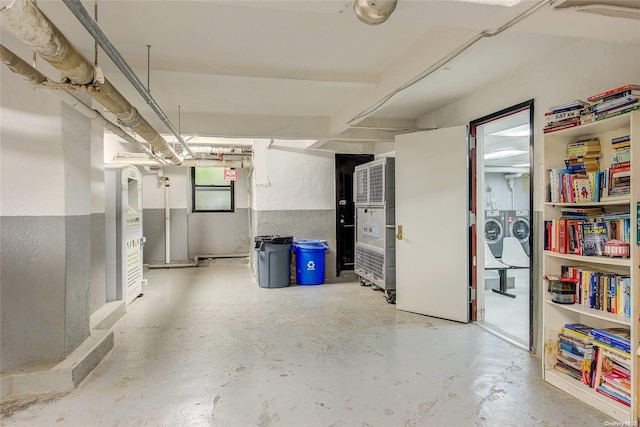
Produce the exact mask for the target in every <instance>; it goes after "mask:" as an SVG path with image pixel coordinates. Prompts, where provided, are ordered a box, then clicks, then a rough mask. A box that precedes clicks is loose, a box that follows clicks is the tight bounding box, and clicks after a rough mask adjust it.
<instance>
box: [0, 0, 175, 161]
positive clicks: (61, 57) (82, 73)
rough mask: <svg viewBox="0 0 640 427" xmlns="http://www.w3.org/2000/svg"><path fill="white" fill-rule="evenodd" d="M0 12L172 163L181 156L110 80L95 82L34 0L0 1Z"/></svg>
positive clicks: (86, 63) (20, 35) (24, 37)
mask: <svg viewBox="0 0 640 427" xmlns="http://www.w3.org/2000/svg"><path fill="white" fill-rule="evenodd" d="M0 12H2V14H3V15H5V16H6V18H7V24H8V25H5V26H6V28H7V29H8V30H9V31H10V32H11V33H12V34H13V35H15V36H16V37H17V38H18V39H20V40H21V41H22V42H23V43H24V44H26V45H27V46H29V47H30V48H31V49H33V50H34V51H35V52H37V53H38V54H39V55H40V56H41V57H42V58H43V59H44V60H46V61H47V62H48V63H50V64H51V65H52V66H54V67H55V68H56V69H57V70H59V71H60V72H62V74H64V75H65V76H66V77H67V78H68V79H69V80H71V81H72V82H73V83H75V84H78V85H88V84H92V85H93V86H94V88H91V90H89V91H88V93H89V94H90V95H91V96H92V97H93V98H94V99H95V100H96V101H98V102H99V103H100V104H102V105H103V106H104V107H105V108H106V109H108V110H109V111H110V112H112V113H113V114H115V115H116V117H118V121H119V123H120V124H122V125H123V126H126V127H130V128H131V129H133V130H134V131H135V132H136V133H137V134H138V135H140V136H141V137H142V138H143V139H145V140H146V141H147V142H149V144H151V146H152V147H153V150H154V151H155V152H157V153H160V154H162V156H163V157H164V158H165V159H167V160H168V161H170V162H171V163H173V164H176V165H179V164H180V163H181V162H182V159H180V157H179V156H178V154H177V153H176V152H175V151H174V150H173V148H172V147H171V146H170V145H169V144H168V143H167V141H165V139H164V138H163V137H162V136H161V135H160V134H159V133H158V132H157V131H156V130H155V129H153V127H152V126H151V125H150V124H149V122H147V121H146V120H145V118H144V117H142V116H141V115H140V114H139V113H138V111H137V110H136V109H135V107H133V105H131V103H129V101H127V100H126V98H125V97H124V96H122V94H121V93H120V92H118V90H117V89H116V88H115V87H114V86H113V85H112V84H111V83H110V82H109V81H108V80H106V79H105V80H104V83H99V82H97V81H95V79H94V76H95V71H94V68H93V65H92V64H91V62H90V61H88V60H87V59H85V58H84V56H82V55H81V54H80V53H79V52H78V51H77V50H76V49H75V48H74V47H73V45H72V44H71V43H70V42H69V40H67V38H66V37H65V36H64V35H63V34H62V33H61V32H60V31H59V30H58V29H57V28H56V26H55V25H54V24H53V23H52V22H51V21H49V19H48V18H47V17H46V16H45V15H44V14H43V13H42V12H41V11H40V9H38V8H37V7H36V5H35V4H33V2H32V1H31V0H0Z"/></svg>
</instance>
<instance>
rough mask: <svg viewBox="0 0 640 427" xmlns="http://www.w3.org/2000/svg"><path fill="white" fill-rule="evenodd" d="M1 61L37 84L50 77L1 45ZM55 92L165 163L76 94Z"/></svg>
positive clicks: (68, 102)
mask: <svg viewBox="0 0 640 427" xmlns="http://www.w3.org/2000/svg"><path fill="white" fill-rule="evenodd" d="M0 61H2V62H3V63H4V64H5V65H6V66H7V67H8V68H9V69H10V70H11V71H13V72H14V73H16V74H19V75H21V76H23V77H24V78H25V79H26V80H27V81H29V82H31V83H33V84H35V85H42V84H43V83H45V82H47V81H48V80H49V79H48V78H47V77H46V76H45V75H44V74H42V73H41V72H40V71H38V70H36V69H35V68H33V67H32V66H31V65H30V64H28V63H27V62H26V61H24V60H23V59H22V58H20V57H19V56H18V55H16V54H15V53H13V52H11V51H10V50H9V49H7V48H6V47H4V46H2V45H0ZM51 92H52V93H53V94H55V95H56V96H57V97H58V98H60V99H61V100H62V101H63V102H65V103H66V104H68V105H69V106H71V107H72V108H74V109H75V110H76V111H78V112H80V113H82V114H83V115H85V116H86V117H88V118H90V119H91V120H95V121H96V122H97V123H98V124H100V125H101V126H103V127H104V128H106V129H108V130H110V131H111V132H113V133H114V134H116V135H118V136H119V137H121V138H122V139H124V140H125V141H127V142H129V143H131V144H134V145H136V146H137V147H138V148H139V149H140V150H141V151H144V152H145V153H147V155H149V156H151V157H153V158H154V159H155V160H156V161H158V162H161V163H165V160H164V159H163V158H160V157H158V156H157V155H155V154H154V153H153V152H152V151H151V150H150V149H149V148H148V147H146V146H145V145H144V144H142V143H141V142H140V141H138V140H137V139H135V138H134V137H132V136H131V135H129V134H128V133H126V132H125V131H124V130H123V129H122V128H120V127H119V126H116V125H115V124H113V123H111V122H110V121H109V120H107V119H106V118H105V117H104V116H103V115H102V114H100V113H99V112H98V111H97V110H94V109H93V108H91V107H90V106H88V105H87V104H85V103H84V102H82V101H80V100H79V99H78V98H76V97H75V96H73V95H71V94H70V93H69V92H66V91H61V90H52V91H51Z"/></svg>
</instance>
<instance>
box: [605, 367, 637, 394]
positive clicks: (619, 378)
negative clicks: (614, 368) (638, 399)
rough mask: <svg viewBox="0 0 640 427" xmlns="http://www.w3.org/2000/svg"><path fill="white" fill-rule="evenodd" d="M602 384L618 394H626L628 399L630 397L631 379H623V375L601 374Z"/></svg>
mask: <svg viewBox="0 0 640 427" xmlns="http://www.w3.org/2000/svg"><path fill="white" fill-rule="evenodd" d="M601 378H602V383H601V385H602V384H606V385H607V387H611V388H612V389H614V390H616V391H617V392H618V393H622V394H626V395H628V396H629V397H630V395H631V379H630V378H627V377H625V376H624V375H620V374H616V373H613V372H612V373H603V374H602V377H601Z"/></svg>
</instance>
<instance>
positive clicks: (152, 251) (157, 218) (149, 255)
mask: <svg viewBox="0 0 640 427" xmlns="http://www.w3.org/2000/svg"><path fill="white" fill-rule="evenodd" d="M142 227H143V229H142V235H143V236H144V237H146V238H147V242H146V243H145V244H144V262H145V263H146V264H149V263H158V262H161V263H164V209H145V210H144V212H143V219H142Z"/></svg>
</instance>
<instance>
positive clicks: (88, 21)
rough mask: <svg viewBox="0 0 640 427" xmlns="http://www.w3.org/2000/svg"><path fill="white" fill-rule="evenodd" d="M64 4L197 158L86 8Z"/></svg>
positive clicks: (72, 0)
mask: <svg viewBox="0 0 640 427" xmlns="http://www.w3.org/2000/svg"><path fill="white" fill-rule="evenodd" d="M63 1H64V4H66V5H67V7H68V8H69V10H71V12H72V13H73V14H74V15H75V16H76V18H78V21H80V23H81V24H82V25H84V27H85V28H86V30H87V31H88V32H89V34H91V35H92V36H93V38H94V39H95V40H96V41H97V42H98V44H99V45H100V47H101V48H102V50H104V52H105V53H106V54H107V55H109V58H111V60H112V61H113V62H114V64H116V66H117V67H118V68H119V69H120V71H121V72H122V74H124V76H125V77H126V78H127V79H128V80H129V82H131V84H132V85H133V87H134V88H136V90H137V91H138V93H139V94H140V96H142V98H143V99H144V100H145V101H146V103H147V104H148V105H149V106H150V107H151V109H152V110H153V111H154V112H155V113H156V114H157V115H158V117H160V120H162V123H164V124H165V126H167V128H168V129H169V130H170V131H171V132H172V133H173V134H174V135H175V137H176V138H177V139H178V142H180V145H182V147H183V148H184V149H185V150H186V151H187V153H189V154H190V155H191V157H195V156H194V155H193V153H192V152H191V149H190V148H189V146H188V145H187V143H186V142H185V141H184V139H182V135H180V132H178V131H177V130H176V128H175V127H174V126H173V123H171V121H170V120H169V118H168V117H167V115H166V114H165V113H164V111H162V108H160V106H159V105H158V103H157V102H156V101H155V100H154V99H153V97H152V96H151V94H150V93H149V91H148V90H147V89H146V88H145V87H144V84H143V83H142V82H141V81H140V79H139V78H138V76H136V74H135V73H134V72H133V70H132V69H131V67H129V64H127V62H126V61H125V60H124V58H123V57H122V55H120V52H118V50H117V49H116V48H115V47H114V46H113V44H111V41H109V38H108V37H107V35H106V34H105V33H104V32H103V31H102V29H101V28H100V27H99V26H98V23H97V22H96V21H95V20H94V19H93V17H92V16H91V14H90V13H89V11H88V10H87V9H85V7H84V6H83V5H82V3H80V1H79V0H63Z"/></svg>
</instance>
